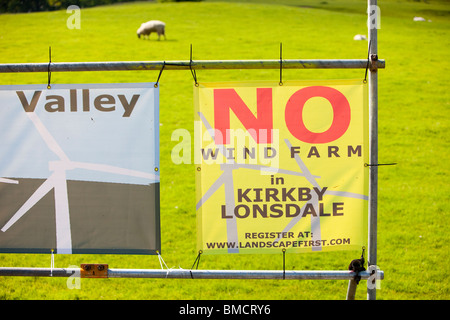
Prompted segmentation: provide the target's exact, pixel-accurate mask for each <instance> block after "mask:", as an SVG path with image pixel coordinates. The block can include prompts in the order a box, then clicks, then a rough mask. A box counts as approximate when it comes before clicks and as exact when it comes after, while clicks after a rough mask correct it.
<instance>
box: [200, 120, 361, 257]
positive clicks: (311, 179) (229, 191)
mask: <svg viewBox="0 0 450 320" xmlns="http://www.w3.org/2000/svg"><path fill="white" fill-rule="evenodd" d="M198 115H199V116H200V119H201V121H202V122H203V125H204V126H205V127H206V129H207V132H208V133H209V134H210V136H211V138H212V139H213V140H214V138H215V137H214V135H215V131H214V129H213V128H212V126H211V125H210V123H209V122H208V120H207V119H206V117H205V116H204V115H203V114H202V113H201V112H198ZM284 142H285V144H286V146H287V147H288V149H291V147H292V145H291V143H290V142H289V140H288V139H285V140H284ZM223 149H224V147H223V145H222V146H218V150H219V152H220V153H222V154H225V153H224V150H223ZM294 158H295V161H296V163H297V165H298V167H299V169H300V171H299V172H297V171H292V170H286V169H282V168H274V167H268V166H263V165H254V164H240V163H236V162H234V161H233V160H230V159H229V161H228V162H229V163H228V164H221V169H222V170H223V173H222V174H221V175H220V177H219V178H217V179H216V181H215V182H214V183H213V184H212V185H211V186H210V187H209V189H208V190H206V192H205V193H204V195H203V196H202V197H201V199H200V200H199V201H198V202H197V205H196V209H197V210H199V209H200V208H201V207H202V205H203V204H204V203H205V202H206V201H207V200H208V199H209V198H210V197H211V196H212V195H213V194H214V193H215V192H216V191H218V190H219V188H221V186H222V185H223V186H224V190H225V202H226V210H227V211H229V212H232V211H233V210H234V206H235V200H234V189H233V170H235V169H240V168H242V169H250V170H260V171H266V172H274V173H282V174H287V175H292V176H301V177H304V178H305V179H306V180H307V181H308V183H310V184H311V185H312V186H314V187H317V188H319V189H320V190H322V188H321V187H320V185H319V183H318V182H317V179H320V178H321V177H320V176H317V175H313V174H312V173H311V171H310V170H309V168H308V167H307V166H306V165H305V163H304V162H303V161H302V159H301V158H300V156H299V155H298V154H295V157H294ZM324 195H336V196H341V197H346V198H355V199H361V200H368V196H366V195H363V194H357V193H351V192H346V191H334V190H326V191H325V193H324ZM308 203H309V204H312V205H313V207H314V209H315V210H316V212H317V211H318V207H319V203H318V197H317V195H313V196H312V197H311V199H310V200H308V201H307V202H306V203H305V206H306V204H308ZM301 218H302V216H301V215H298V216H297V217H294V218H292V219H291V221H290V222H288V224H287V225H286V226H285V228H284V229H283V230H282V231H283V232H287V231H289V230H291V229H292V228H293V227H294V226H295V225H296V224H297V223H298V222H299V221H300V219H301ZM320 230H321V228H320V218H319V217H314V216H312V217H311V231H312V234H313V236H312V238H311V239H312V240H321V238H322V236H321V232H320ZM227 240H228V241H230V242H235V243H237V242H238V238H237V222H236V218H235V216H234V215H233V218H231V219H229V220H227ZM279 240H280V238H276V239H274V242H278V241H279ZM320 250H322V246H321V245H320V246H317V247H314V248H313V251H320ZM228 251H229V252H234V253H238V252H239V248H229V249H228Z"/></svg>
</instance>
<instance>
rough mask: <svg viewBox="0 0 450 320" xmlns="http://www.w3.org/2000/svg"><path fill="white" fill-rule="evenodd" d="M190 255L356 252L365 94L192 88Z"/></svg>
mask: <svg viewBox="0 0 450 320" xmlns="http://www.w3.org/2000/svg"><path fill="white" fill-rule="evenodd" d="M194 99H195V107H196V112H195V124H196V125H195V142H196V146H195V158H194V159H195V163H196V164H197V170H196V194H197V227H198V233H197V234H198V241H197V243H198V249H199V250H202V251H203V253H205V254H208V253H209V254H224V253H280V252H282V251H284V250H286V251H287V252H296V253H300V252H313V251H331V250H353V249H361V247H362V246H365V245H366V242H367V211H368V179H369V177H368V173H369V172H368V168H367V167H366V166H365V164H366V163H368V162H369V161H368V159H369V140H368V97H367V85H366V84H364V83H363V81H362V80H336V81H329V80H328V81H295V82H285V83H284V84H283V85H282V86H280V85H279V84H278V82H273V81H270V82H268V81H259V82H233V83H203V84H200V85H199V86H198V87H195V88H194Z"/></svg>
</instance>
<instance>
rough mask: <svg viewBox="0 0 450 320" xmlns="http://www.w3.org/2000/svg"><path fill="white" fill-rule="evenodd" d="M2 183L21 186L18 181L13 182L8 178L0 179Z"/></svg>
mask: <svg viewBox="0 0 450 320" xmlns="http://www.w3.org/2000/svg"><path fill="white" fill-rule="evenodd" d="M0 183H11V184H19V181H17V180H11V179H6V178H0Z"/></svg>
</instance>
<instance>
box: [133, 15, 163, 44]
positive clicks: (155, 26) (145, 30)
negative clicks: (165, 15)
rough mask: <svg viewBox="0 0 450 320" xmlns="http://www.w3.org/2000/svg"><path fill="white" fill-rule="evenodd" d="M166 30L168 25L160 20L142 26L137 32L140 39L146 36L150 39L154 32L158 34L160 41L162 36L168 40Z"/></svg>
mask: <svg viewBox="0 0 450 320" xmlns="http://www.w3.org/2000/svg"><path fill="white" fill-rule="evenodd" d="M165 28H166V24H165V23H164V22H162V21H158V20H150V21H147V22H144V23H143V24H141V26H140V27H139V29H138V30H137V36H138V38H140V37H141V35H142V37H143V38H144V36H147V38H148V37H150V34H151V33H152V32H156V33H157V34H158V40H159V39H160V36H161V35H163V36H164V39H166V34H165Z"/></svg>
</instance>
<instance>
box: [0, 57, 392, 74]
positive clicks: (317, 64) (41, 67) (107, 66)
mask: <svg viewBox="0 0 450 320" xmlns="http://www.w3.org/2000/svg"><path fill="white" fill-rule="evenodd" d="M163 66H164V70H190V69H196V70H201V69H279V68H280V60H204V61H200V60H198V61H192V63H191V62H190V61H116V62H114V61H109V62H107V61H106V62H57V63H54V62H52V63H50V64H49V63H6V64H0V73H15V72H48V71H49V69H50V71H51V72H69V71H127V70H128V71H139V70H161V69H162V67H163ZM282 66H283V69H365V68H366V67H367V60H366V59H362V60H361V59H353V60H352V59H347V60H333V59H330V60H282ZM377 67H378V68H384V67H385V61H384V60H378V61H377Z"/></svg>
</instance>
